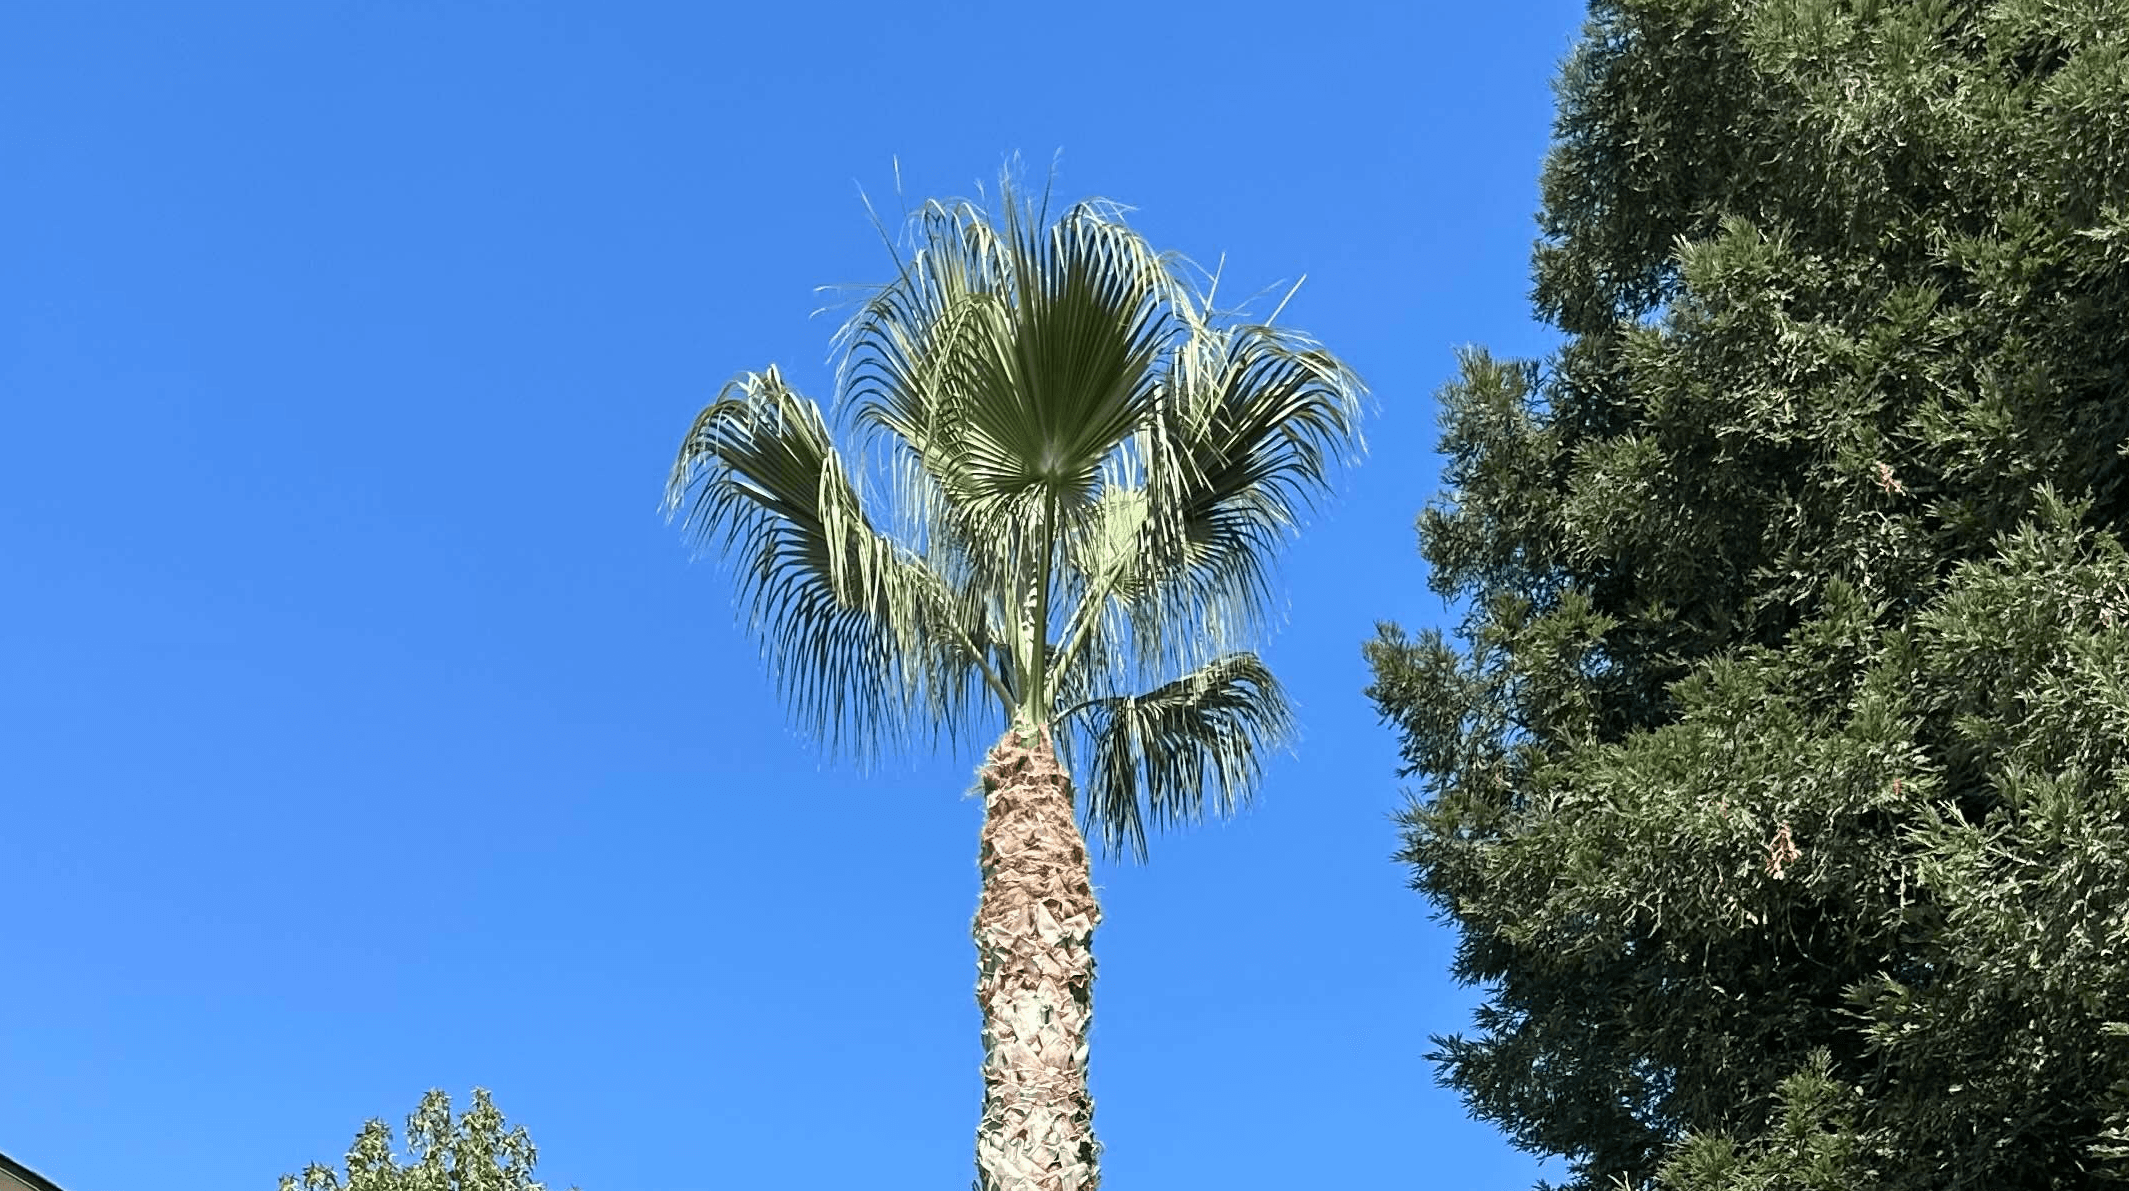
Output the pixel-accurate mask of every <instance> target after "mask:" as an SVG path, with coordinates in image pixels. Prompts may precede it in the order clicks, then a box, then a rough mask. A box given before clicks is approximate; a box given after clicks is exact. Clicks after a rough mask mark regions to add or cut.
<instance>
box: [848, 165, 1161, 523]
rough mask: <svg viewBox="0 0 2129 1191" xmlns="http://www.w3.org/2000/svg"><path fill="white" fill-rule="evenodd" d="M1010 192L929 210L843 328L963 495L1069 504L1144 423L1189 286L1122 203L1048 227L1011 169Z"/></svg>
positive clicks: (886, 407) (977, 499) (920, 445)
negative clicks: (994, 211) (993, 211)
mask: <svg viewBox="0 0 2129 1191" xmlns="http://www.w3.org/2000/svg"><path fill="white" fill-rule="evenodd" d="M999 203H1000V206H1001V208H1002V211H1001V215H1000V216H999V217H998V218H996V219H994V218H993V217H992V216H991V215H989V214H988V213H987V212H985V211H984V210H983V209H982V208H980V207H978V206H976V205H975V204H974V203H970V202H957V203H951V204H948V203H939V202H932V203H927V204H926V205H925V206H924V207H923V208H921V209H920V210H919V211H918V212H917V214H916V216H915V217H914V219H913V221H912V224H911V239H912V241H913V250H912V251H911V253H910V255H909V257H908V259H907V262H906V263H905V265H904V267H903V269H902V271H901V273H900V275H899V276H898V277H897V278H896V280H895V281H893V282H892V283H890V284H888V285H887V286H885V287H883V288H882V289H881V290H880V291H879V293H877V294H876V295H875V296H874V297H873V299H872V300H871V301H869V302H867V303H866V304H865V305H864V306H863V307H862V308H861V309H860V310H859V311H858V312H857V314H856V315H855V316H854V317H853V318H852V319H851V321H850V322H849V323H848V324H847V325H846V326H845V327H844V328H843V330H842V332H841V342H842V343H843V345H844V360H843V365H842V384H843V386H844V389H845V392H846V393H847V394H848V396H849V397H850V398H851V399H852V400H854V402H855V403H856V416H857V419H858V421H859V423H860V424H861V425H864V426H867V427H869V428H871V429H874V430H881V431H885V432H887V433H888V435H889V436H890V437H891V438H892V439H893V440H895V441H896V442H897V444H898V445H899V446H900V447H902V448H904V449H906V450H908V451H909V452H911V453H912V454H913V455H914V456H915V457H916V458H918V459H919V460H921V461H922V462H923V464H924V465H925V466H926V467H927V468H928V469H931V470H932V471H933V472H934V474H935V475H936V477H937V479H938V481H939V483H940V485H941V486H942V488H944V489H945V490H946V491H947V492H949V493H951V495H952V498H953V499H954V501H955V502H956V503H957V504H960V505H962V506H964V507H965V508H967V509H969V510H971V511H972V512H975V511H980V510H983V509H984V508H986V507H987V506H990V505H1000V506H1004V507H1005V508H1006V509H1007V510H1008V515H1010V514H1011V513H1017V512H1024V511H1025V510H1026V509H1027V508H1030V507H1033V505H1034V501H1033V500H1032V499H1031V498H1033V497H1034V496H1035V495H1036V494H1037V493H1039V494H1040V501H1041V502H1042V503H1045V504H1048V505H1051V506H1053V507H1058V508H1072V507H1074V506H1077V505H1080V504H1083V503H1084V502H1085V501H1087V500H1089V499H1091V498H1092V496H1093V494H1094V492H1095V489H1096V487H1097V484H1098V480H1099V472H1100V469H1101V466H1102V464H1103V462H1104V460H1105V459H1107V458H1108V457H1109V456H1110V455H1111V454H1112V453H1113V452H1114V451H1115V450H1116V449H1117V447H1118V445H1119V444H1121V443H1122V442H1124V441H1125V440H1126V439H1127V438H1129V437H1130V436H1131V435H1132V434H1133V433H1134V432H1135V431H1136V430H1137V429H1138V427H1139V425H1140V424H1141V423H1142V422H1143V420H1144V417H1145V413H1146V410H1147V408H1148V407H1149V405H1150V404H1151V402H1152V401H1153V400H1154V399H1155V396H1156V393H1157V391H1158V379H1159V370H1158V367H1157V364H1158V361H1159V359H1160V358H1161V356H1162V354H1163V353H1164V351H1165V350H1166V349H1167V347H1168V346H1169V344H1170V342H1171V341H1172V339H1173V337H1174V335H1175V334H1176V332H1177V329H1178V327H1177V324H1176V321H1175V318H1174V308H1175V306H1176V304H1177V302H1178V301H1187V299H1188V291H1187V287H1185V286H1184V285H1183V283H1182V282H1181V281H1180V280H1179V278H1178V277H1177V276H1176V273H1175V270H1174V268H1173V267H1172V266H1173V265H1174V260H1173V258H1171V257H1168V256H1165V255H1163V254H1160V253H1157V252H1155V251H1153V249H1152V248H1151V247H1150V246H1149V245H1147V244H1146V242H1145V240H1144V239H1143V238H1142V237H1140V236H1139V235H1138V234H1137V233H1136V232H1134V231H1132V230H1131V229H1130V228H1129V227H1128V226H1127V225H1125V224H1124V223H1123V222H1122V221H1121V220H1120V219H1118V218H1116V217H1115V212H1114V208H1113V207H1111V206H1109V205H1106V204H1101V203H1093V202H1089V203H1080V204H1078V205H1075V206H1073V207H1072V208H1070V209H1069V210H1067V211H1066V212H1065V213H1064V214H1063V215H1061V216H1059V217H1058V219H1057V220H1056V221H1055V222H1052V223H1049V224H1047V225H1043V224H1042V223H1041V213H1040V212H1039V211H1038V210H1036V209H1034V208H1033V207H1032V206H1031V205H1029V204H1027V203H1025V202H1023V201H1022V200H1020V199H1019V198H1018V197H1017V196H1016V195H1015V193H1014V190H1013V188H1012V186H1011V184H1010V181H1009V180H1008V182H1007V184H1006V185H1005V186H1003V187H1002V188H1001V194H1000V198H999Z"/></svg>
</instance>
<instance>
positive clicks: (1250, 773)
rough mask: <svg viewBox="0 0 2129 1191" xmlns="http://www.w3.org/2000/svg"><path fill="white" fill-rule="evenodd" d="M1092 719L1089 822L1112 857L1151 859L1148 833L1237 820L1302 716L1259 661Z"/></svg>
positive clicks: (1101, 702)
mask: <svg viewBox="0 0 2129 1191" xmlns="http://www.w3.org/2000/svg"><path fill="white" fill-rule="evenodd" d="M1075 711H1077V712H1079V713H1080V714H1082V715H1083V716H1084V717H1085V719H1084V723H1083V731H1084V736H1085V750H1086V758H1087V763H1086V766H1085V771H1084V772H1083V773H1082V774H1081V775H1080V779H1079V782H1080V786H1081V789H1082V791H1083V794H1084V800H1085V801H1084V803H1083V809H1082V814H1083V817H1084V818H1085V819H1086V820H1087V823H1088V826H1089V829H1090V833H1092V834H1097V835H1099V836H1100V838H1101V841H1102V844H1103V846H1104V847H1105V848H1106V849H1107V850H1108V851H1109V853H1110V854H1111V855H1117V854H1121V853H1123V852H1125V851H1126V850H1128V851H1129V852H1130V853H1131V854H1132V855H1135V856H1138V857H1140V858H1143V857H1144V856H1145V854H1146V827H1147V826H1148V824H1149V823H1150V824H1151V825H1152V826H1154V827H1156V828H1160V827H1167V826H1170V825H1172V824H1175V823H1179V822H1195V821H1197V820H1199V819H1201V818H1203V817H1204V815H1205V813H1206V812H1207V811H1208V810H1210V811H1213V812H1216V813H1219V814H1223V815H1224V814H1231V813H1233V812H1234V810H1235V808H1236V807H1237V806H1238V805H1239V804H1240V803H1241V802H1242V801H1245V800H1246V799H1247V798H1248V797H1249V794H1250V792H1251V791H1252V790H1254V789H1255V788H1256V785H1257V780H1258V778H1259V777H1260V776H1261V775H1262V772H1263V762H1264V755H1265V754H1266V753H1267V752H1268V751H1270V750H1272V749H1274V748H1277V747H1278V746H1280V745H1281V744H1283V743H1285V741H1286V739H1287V737H1288V735H1289V733H1290V732H1291V731H1292V726H1293V717H1292V712H1291V711H1290V709H1289V708H1288V706H1287V702H1286V696H1285V693H1284V692H1282V691H1281V690H1280V688H1279V683H1278V680H1276V679H1275V678H1273V677H1272V673H1271V671H1270V670H1269V669H1268V668H1267V667H1266V666H1265V665H1264V663H1263V661H1262V660H1261V659H1259V658H1258V657H1257V655H1256V654H1253V653H1231V654H1226V655H1223V656H1221V657H1217V658H1214V659H1212V660H1211V661H1209V662H1207V663H1206V664H1205V665H1203V666H1201V667H1199V668H1198V669H1196V670H1194V671H1192V672H1191V673H1189V674H1186V675H1184V676H1183V677H1182V678H1179V679H1176V680H1175V681H1173V682H1169V683H1165V684H1163V685H1161V686H1159V687H1156V688H1154V689H1153V690H1151V691H1148V692H1147V693H1145V694H1143V695H1137V696H1111V697H1108V698H1099V699H1092V700H1089V701H1088V702H1086V703H1084V704H1082V705H1081V706H1080V707H1079V708H1076V709H1075Z"/></svg>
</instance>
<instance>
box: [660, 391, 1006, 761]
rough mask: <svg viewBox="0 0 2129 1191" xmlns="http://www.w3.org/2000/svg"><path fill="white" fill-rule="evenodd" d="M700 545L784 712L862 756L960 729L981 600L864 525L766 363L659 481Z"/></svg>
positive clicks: (803, 410) (806, 413) (806, 404)
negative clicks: (714, 559)
mask: <svg viewBox="0 0 2129 1191" xmlns="http://www.w3.org/2000/svg"><path fill="white" fill-rule="evenodd" d="M666 511H667V515H668V516H673V515H683V516H684V522H683V524H684V528H685V529H686V531H687V532H688V533H689V534H690V535H691V536H693V537H694V538H695V540H696V542H697V543H698V545H699V546H702V547H712V546H714V547H715V548H717V549H718V550H720V551H721V552H722V553H724V554H725V555H726V556H727V557H732V558H735V560H736V561H738V562H739V563H740V564H741V565H740V568H739V569H740V572H741V578H740V593H739V598H740V602H741V603H742V604H743V605H745V606H746V607H747V608H748V610H749V614H750V617H751V620H752V622H753V628H754V630H755V631H756V632H757V633H758V634H759V636H760V638H761V641H762V650H763V655H764V660H765V661H766V662H767V663H768V665H769V668H770V670H771V672H772V674H773V675H774V677H775V679H776V681H777V683H778V685H779V687H780V689H781V692H782V694H783V696H784V698H785V699H786V701H787V702H788V703H789V704H790V706H791V709H792V712H793V715H794V717H795V718H796V719H797V720H798V721H799V722H800V723H801V725H802V726H803V727H806V728H808V729H810V730H811V731H813V732H815V733H816V734H818V735H819V736H820V737H821V738H823V739H824V740H825V741H827V742H828V743H829V744H830V745H832V746H838V747H844V748H847V749H849V750H850V751H852V752H854V753H856V754H857V755H858V756H859V757H860V759H868V758H869V757H870V756H871V755H872V753H873V750H874V749H875V747H876V746H878V745H880V744H884V743H888V742H891V741H895V740H898V739H900V738H901V737H903V736H904V735H905V734H906V733H908V732H909V731H910V730H911V729H912V728H915V729H919V730H923V729H931V730H939V731H945V732H947V733H949V734H951V733H953V732H954V731H955V730H956V729H957V728H960V727H962V726H965V725H967V721H968V720H969V719H970V715H971V713H972V712H973V711H974V708H975V705H976V704H977V703H978V700H979V698H980V694H981V688H982V686H983V685H988V686H989V687H990V688H991V691H992V693H993V694H995V695H998V696H999V697H1000V698H1001V699H1004V698H1005V697H1006V692H1005V689H1004V687H1003V685H1002V682H1001V678H1000V676H999V675H998V674H997V673H996V672H995V671H994V670H992V669H991V668H989V667H988V666H987V665H986V663H985V651H986V649H987V646H988V639H989V636H990V633H989V630H988V628H987V621H986V619H985V617H984V615H983V609H982V608H981V607H980V606H977V604H976V603H975V601H973V600H971V599H970V598H968V596H967V595H966V594H963V593H957V592H956V591H955V590H954V589H953V588H952V587H950V586H949V585H948V584H947V583H946V582H944V581H943V580H942V578H941V577H940V575H939V574H937V573H936V572H935V571H933V570H932V569H930V568H929V567H927V566H926V565H925V563H924V561H923V560H922V559H920V558H918V557H917V556H916V555H915V554H914V553H913V552H912V551H911V550H910V549H909V548H907V547H906V546H904V545H902V544H900V543H898V542H896V541H895V540H894V539H892V538H891V537H889V536H887V535H885V534H883V533H881V532H879V531H878V530H876V529H875V528H874V527H873V525H872V522H871V521H870V519H869V518H868V517H867V515H866V511H865V508H864V506H863V502H862V501H861V499H860V497H859V493H858V489H857V487H856V486H855V484H853V483H852V481H851V479H850V477H849V475H848V472H847V471H846V469H845V466H844V463H843V460H842V457H841V455H840V454H839V453H838V452H837V451H836V449H835V445H834V443H833V441H832V440H831V438H830V435H829V431H828V427H827V424H826V421H825V419H824V418H823V416H822V414H821V411H820V407H819V406H817V405H816V404H814V403H813V402H812V401H810V400H808V399H806V398H805V397H803V396H801V395H800V394H798V393H797V392H795V391H793V390H792V389H790V388H789V387H788V386H786V385H785V384H784V382H783V380H782V378H781V377H780V376H779V375H778V374H777V371H776V369H775V368H773V367H772V368H770V369H768V370H767V371H765V372H762V373H750V374H748V375H746V376H744V377H742V378H740V379H738V380H735V381H733V382H732V383H731V384H729V385H727V386H726V387H725V389H724V390H723V391H722V392H721V393H720V394H719V395H718V397H717V399H716V400H715V401H713V402H711V403H710V404H709V405H708V406H706V407H705V408H704V409H703V410H702V411H701V413H700V414H698V415H697V416H696V418H695V422H694V425H693V426H692V427H691V428H690V429H689V431H688V434H687V437H686V438H685V439H684V440H682V443H681V447H680V453H679V457H678V459H676V460H675V462H674V464H673V470H672V474H671V476H670V478H669V479H668V481H667V485H666Z"/></svg>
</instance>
